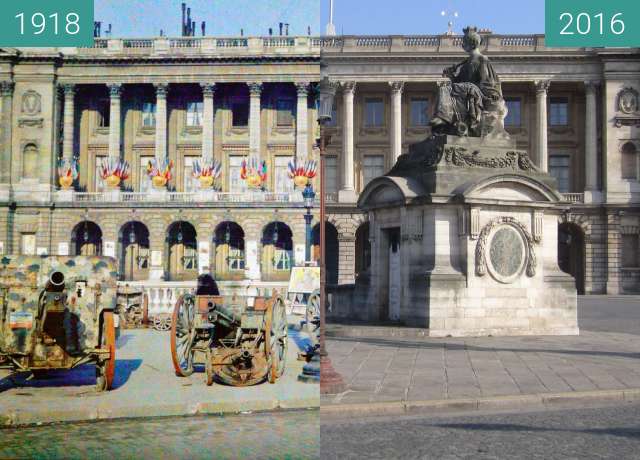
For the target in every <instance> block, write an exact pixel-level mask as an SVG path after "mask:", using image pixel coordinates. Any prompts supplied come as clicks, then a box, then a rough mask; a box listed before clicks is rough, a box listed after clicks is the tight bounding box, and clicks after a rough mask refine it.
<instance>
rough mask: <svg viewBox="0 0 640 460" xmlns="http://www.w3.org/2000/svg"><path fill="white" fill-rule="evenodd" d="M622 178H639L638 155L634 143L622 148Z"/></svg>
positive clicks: (628, 143) (626, 144)
mask: <svg viewBox="0 0 640 460" xmlns="http://www.w3.org/2000/svg"><path fill="white" fill-rule="evenodd" d="M621 152H622V178H623V179H637V178H638V155H637V150H636V146H635V145H634V144H633V142H627V143H625V144H624V145H623V146H622V149H621Z"/></svg>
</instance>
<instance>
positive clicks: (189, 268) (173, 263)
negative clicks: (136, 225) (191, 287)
mask: <svg viewBox="0 0 640 460" xmlns="http://www.w3.org/2000/svg"><path fill="white" fill-rule="evenodd" d="M166 241H167V249H168V254H169V257H168V258H167V264H168V266H167V273H168V278H169V280H172V281H190V280H195V279H196V278H197V277H198V242H197V235H196V229H195V228H194V226H193V225H191V224H190V223H189V222H185V221H183V220H181V221H178V222H174V223H173V224H171V225H170V226H169V228H168V229H167V240H166Z"/></svg>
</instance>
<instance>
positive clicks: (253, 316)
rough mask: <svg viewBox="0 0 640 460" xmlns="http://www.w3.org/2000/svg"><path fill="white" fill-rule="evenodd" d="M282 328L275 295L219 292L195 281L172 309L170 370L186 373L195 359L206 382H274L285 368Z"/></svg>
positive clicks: (284, 329)
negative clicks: (191, 291)
mask: <svg viewBox="0 0 640 460" xmlns="http://www.w3.org/2000/svg"><path fill="white" fill-rule="evenodd" d="M214 294H215V295H214ZM287 328H288V325H287V315H286V310H285V304H284V299H283V298H282V297H281V296H280V295H278V294H274V295H273V296H272V297H271V298H266V297H251V296H237V295H233V296H220V295H217V289H216V292H215V293H213V292H211V291H209V292H207V290H206V289H203V287H202V286H201V284H200V282H199V284H198V290H197V291H196V293H195V294H184V295H182V296H181V297H180V298H179V299H178V301H177V303H176V306H175V309H174V311H173V318H172V323H171V357H172V360H173V366H174V368H175V372H176V375H178V376H180V377H186V376H189V375H191V374H192V373H193V371H194V366H195V365H196V364H204V367H205V372H206V381H207V385H212V384H213V382H214V381H217V382H219V383H223V384H227V385H232V386H249V385H256V384H258V383H261V382H264V381H265V380H268V381H269V382H270V383H275V382H276V380H277V379H278V378H279V377H280V376H282V374H283V373H284V369H285V362H286V355H287V340H288V337H287Z"/></svg>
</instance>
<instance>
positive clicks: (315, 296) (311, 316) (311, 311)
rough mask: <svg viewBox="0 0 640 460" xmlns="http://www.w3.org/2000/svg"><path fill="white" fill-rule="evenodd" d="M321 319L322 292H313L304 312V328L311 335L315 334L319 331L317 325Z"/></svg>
mask: <svg viewBox="0 0 640 460" xmlns="http://www.w3.org/2000/svg"><path fill="white" fill-rule="evenodd" d="M318 318H320V292H319V291H313V292H312V293H311V295H310V296H309V300H308V301H307V308H306V309H305V311H304V327H305V330H306V331H307V332H308V333H309V334H313V333H315V332H316V330H317V329H318V326H317V324H315V323H316V322H317V321H318Z"/></svg>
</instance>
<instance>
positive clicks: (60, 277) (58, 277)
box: [45, 272, 64, 292]
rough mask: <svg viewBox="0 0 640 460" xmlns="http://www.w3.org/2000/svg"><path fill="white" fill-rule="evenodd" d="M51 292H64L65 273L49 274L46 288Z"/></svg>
mask: <svg viewBox="0 0 640 460" xmlns="http://www.w3.org/2000/svg"><path fill="white" fill-rule="evenodd" d="M45 289H46V290H47V291H49V292H62V291H64V273H62V272H53V273H52V274H51V275H50V276H49V281H47V286H46V288H45Z"/></svg>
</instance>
